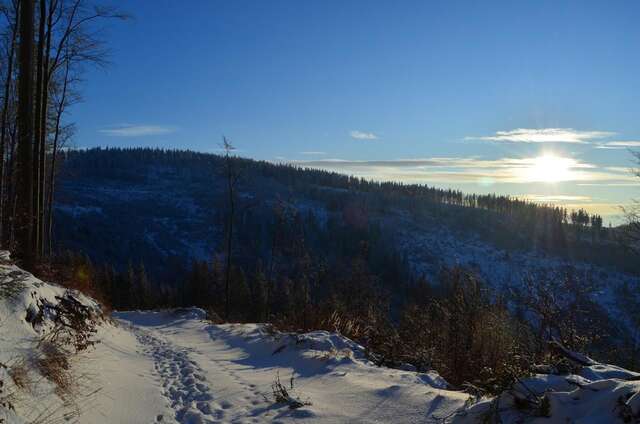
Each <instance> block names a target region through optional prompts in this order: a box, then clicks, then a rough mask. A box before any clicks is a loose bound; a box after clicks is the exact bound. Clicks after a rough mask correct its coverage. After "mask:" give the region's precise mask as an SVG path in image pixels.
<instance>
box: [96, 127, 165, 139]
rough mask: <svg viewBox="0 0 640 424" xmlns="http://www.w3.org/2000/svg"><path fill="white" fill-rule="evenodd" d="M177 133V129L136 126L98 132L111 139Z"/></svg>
mask: <svg viewBox="0 0 640 424" xmlns="http://www.w3.org/2000/svg"><path fill="white" fill-rule="evenodd" d="M176 131H177V128H175V127H168V126H162V125H134V124H120V125H114V126H111V127H108V128H103V129H101V130H98V132H100V133H102V134H105V135H108V136H111V137H145V136H150V135H164V134H171V133H174V132H176Z"/></svg>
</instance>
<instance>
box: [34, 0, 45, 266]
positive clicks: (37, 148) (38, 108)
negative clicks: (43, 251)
mask: <svg viewBox="0 0 640 424" xmlns="http://www.w3.org/2000/svg"><path fill="white" fill-rule="evenodd" d="M39 4H40V13H39V19H38V22H39V24H38V57H37V60H36V89H35V95H36V96H35V119H34V131H33V162H34V166H33V243H34V254H35V255H36V256H39V255H40V247H41V244H42V234H41V232H40V230H41V226H40V223H41V220H40V207H41V205H42V203H41V202H40V196H41V193H42V190H43V187H41V186H40V168H41V167H40V152H41V151H43V149H44V146H42V145H41V144H40V133H41V132H42V131H43V129H42V128H41V123H42V119H41V117H42V80H43V74H42V62H43V57H44V42H45V40H44V37H45V35H44V28H45V22H46V13H47V10H46V0H39Z"/></svg>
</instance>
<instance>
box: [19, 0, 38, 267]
mask: <svg viewBox="0 0 640 424" xmlns="http://www.w3.org/2000/svg"><path fill="white" fill-rule="evenodd" d="M20 4H21V10H20V51H19V72H20V73H19V86H18V125H19V137H20V142H19V144H18V181H17V183H18V190H17V198H18V200H17V202H16V209H17V211H16V221H17V223H16V238H17V250H16V253H17V257H18V259H20V260H21V261H22V262H23V265H24V266H25V267H26V268H27V269H28V268H31V267H32V266H33V261H34V252H33V197H32V193H33V192H32V190H33V157H32V153H33V152H32V143H33V65H32V54H33V0H21V2H20Z"/></svg>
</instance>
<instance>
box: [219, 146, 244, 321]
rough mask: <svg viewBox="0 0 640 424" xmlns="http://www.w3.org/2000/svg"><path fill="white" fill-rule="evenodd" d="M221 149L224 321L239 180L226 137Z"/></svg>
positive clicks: (228, 298)
mask: <svg viewBox="0 0 640 424" xmlns="http://www.w3.org/2000/svg"><path fill="white" fill-rule="evenodd" d="M222 149H223V150H224V172H225V177H226V181H227V195H228V197H227V201H228V204H227V206H228V208H229V210H228V216H227V223H226V224H227V240H226V246H227V251H226V259H227V265H226V268H225V275H224V296H225V301H224V319H225V320H228V319H229V312H230V311H229V307H230V301H231V299H230V296H231V290H230V283H231V264H232V262H231V256H232V253H233V250H232V249H233V222H234V219H235V212H236V186H237V184H238V180H239V178H240V173H239V170H238V169H237V168H236V167H235V161H234V158H233V157H232V156H231V155H232V153H233V151H234V150H235V147H233V145H232V144H231V143H230V142H229V140H227V138H226V137H222Z"/></svg>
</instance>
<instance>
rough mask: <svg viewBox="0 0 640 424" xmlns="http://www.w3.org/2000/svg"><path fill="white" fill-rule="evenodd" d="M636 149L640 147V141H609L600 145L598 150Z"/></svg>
mask: <svg viewBox="0 0 640 424" xmlns="http://www.w3.org/2000/svg"><path fill="white" fill-rule="evenodd" d="M635 147H640V141H609V142H607V143H600V144H598V145H597V146H596V149H631V148H635Z"/></svg>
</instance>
